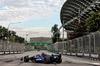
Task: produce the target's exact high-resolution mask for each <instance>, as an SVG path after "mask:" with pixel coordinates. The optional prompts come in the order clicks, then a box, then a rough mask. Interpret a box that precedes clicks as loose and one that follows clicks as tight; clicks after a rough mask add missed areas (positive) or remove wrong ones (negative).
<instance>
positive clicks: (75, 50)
mask: <svg viewBox="0 0 100 66" xmlns="http://www.w3.org/2000/svg"><path fill="white" fill-rule="evenodd" d="M47 49H48V50H54V51H59V53H62V54H65V55H70V56H79V57H84V58H88V59H97V60H100V31H97V32H93V33H90V34H88V35H85V36H82V37H79V38H75V39H72V40H67V41H63V42H57V43H55V44H52V45H50V46H47Z"/></svg>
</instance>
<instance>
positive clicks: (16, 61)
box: [0, 50, 100, 66]
mask: <svg viewBox="0 0 100 66" xmlns="http://www.w3.org/2000/svg"><path fill="white" fill-rule="evenodd" d="M42 52H44V53H47V54H52V53H51V52H48V51H44V50H42V51H31V52H25V53H23V54H12V55H0V66H99V65H100V62H99V61H92V60H87V59H83V58H78V57H72V56H66V55H63V56H62V59H63V61H62V63H61V64H55V63H54V64H44V63H32V62H31V61H29V62H28V63H25V62H23V61H20V58H21V57H23V56H26V55H29V56H33V55H37V54H41V53H42Z"/></svg>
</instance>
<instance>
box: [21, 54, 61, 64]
mask: <svg viewBox="0 0 100 66" xmlns="http://www.w3.org/2000/svg"><path fill="white" fill-rule="evenodd" d="M22 60H24V62H29V60H31V61H32V62H34V63H38V62H43V63H53V62H55V63H61V62H62V58H61V54H52V55H48V54H41V55H39V54H38V55H36V56H32V57H29V56H25V57H23V58H21V61H22Z"/></svg>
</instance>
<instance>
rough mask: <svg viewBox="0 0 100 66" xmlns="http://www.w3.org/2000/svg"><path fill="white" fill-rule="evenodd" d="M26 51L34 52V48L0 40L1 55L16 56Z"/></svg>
mask: <svg viewBox="0 0 100 66" xmlns="http://www.w3.org/2000/svg"><path fill="white" fill-rule="evenodd" d="M24 50H32V46H26V45H24V44H20V43H15V42H9V44H8V43H7V41H3V40H0V54H15V53H23V52H24Z"/></svg>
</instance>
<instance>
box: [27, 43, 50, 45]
mask: <svg viewBox="0 0 100 66" xmlns="http://www.w3.org/2000/svg"><path fill="white" fill-rule="evenodd" d="M27 45H51V43H27Z"/></svg>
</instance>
